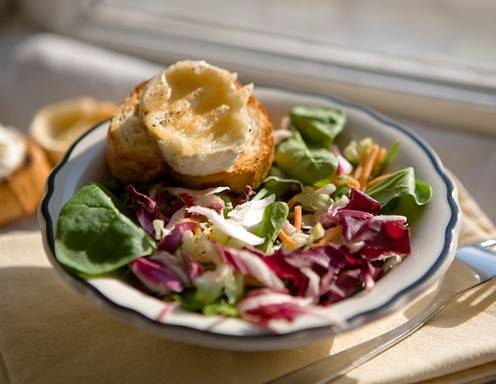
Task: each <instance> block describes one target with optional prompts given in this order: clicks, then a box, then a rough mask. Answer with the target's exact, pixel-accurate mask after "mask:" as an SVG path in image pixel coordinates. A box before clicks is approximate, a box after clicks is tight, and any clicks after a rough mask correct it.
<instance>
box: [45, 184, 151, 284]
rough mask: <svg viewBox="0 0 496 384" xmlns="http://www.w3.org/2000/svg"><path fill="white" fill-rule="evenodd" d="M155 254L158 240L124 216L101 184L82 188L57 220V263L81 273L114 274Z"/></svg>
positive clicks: (115, 198) (66, 205) (65, 206)
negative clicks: (132, 262) (131, 263)
mask: <svg viewBox="0 0 496 384" xmlns="http://www.w3.org/2000/svg"><path fill="white" fill-rule="evenodd" d="M154 250H155V242H154V240H153V239H152V238H151V237H150V236H149V235H148V234H147V233H146V232H145V231H144V230H143V229H142V228H141V227H139V226H138V225H136V224H135V223H134V222H133V221H131V219H129V218H128V217H127V216H126V215H124V214H123V213H121V207H120V202H119V201H118V199H117V197H116V196H115V195H113V194H112V193H111V192H110V191H109V190H108V189H107V188H105V187H103V186H101V185H98V184H94V183H93V184H89V185H86V186H84V187H83V188H81V189H80V190H79V192H77V193H76V194H75V195H74V196H73V197H72V198H71V199H70V200H69V201H68V202H67V203H65V205H64V207H63V208H62V211H61V212H60V215H59V218H58V220H57V233H56V238H55V255H56V257H57V260H59V261H60V262H61V263H62V264H63V265H65V266H66V267H68V268H70V269H72V270H75V271H77V272H79V273H83V274H87V275H98V274H102V273H107V272H111V271H114V270H116V269H118V268H120V267H122V266H124V265H126V264H127V263H129V262H130V261H132V260H134V259H137V258H138V257H141V256H147V255H150V254H151V253H153V252H154Z"/></svg>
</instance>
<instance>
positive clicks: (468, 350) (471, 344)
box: [0, 189, 496, 384]
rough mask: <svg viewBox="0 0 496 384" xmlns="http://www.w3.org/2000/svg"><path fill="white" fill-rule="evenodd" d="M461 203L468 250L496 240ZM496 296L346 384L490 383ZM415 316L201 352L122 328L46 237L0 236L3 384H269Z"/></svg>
mask: <svg viewBox="0 0 496 384" xmlns="http://www.w3.org/2000/svg"><path fill="white" fill-rule="evenodd" d="M460 198H461V204H462V207H463V209H464V221H463V228H462V233H461V238H460V241H461V243H466V242H472V241H476V240H480V239H484V238H487V237H489V236H496V230H495V228H494V226H493V225H492V223H491V222H490V221H489V219H487V217H486V216H485V215H484V214H483V213H482V212H481V211H480V209H479V207H478V206H477V205H476V204H475V203H474V202H473V201H472V200H471V199H470V197H469V196H468V195H467V193H466V192H465V191H464V190H463V189H462V190H461V191H460ZM460 278H462V276H460ZM495 290H496V285H493V286H489V287H488V286H486V287H484V288H483V289H481V290H479V291H476V292H472V293H471V294H469V295H467V296H466V297H464V298H463V299H462V300H460V301H458V302H456V303H454V304H452V305H450V306H449V307H448V308H447V309H446V310H445V311H444V312H442V314H440V315H439V316H438V317H436V318H435V319H434V320H433V321H432V322H430V323H429V324H428V325H427V326H425V327H424V328H423V329H421V330H420V331H419V332H417V333H416V334H414V335H413V336H411V337H410V338H409V339H408V340H406V341H404V342H403V343H401V344H399V345H398V346H396V347H394V348H392V349H390V350H389V351H386V352H385V353H384V354H382V355H381V356H380V357H378V358H376V359H374V360H372V361H371V362H369V363H367V364H366V365H364V366H362V367H360V368H358V369H356V370H355V371H353V372H351V373H349V374H348V375H346V376H345V377H343V378H342V379H340V381H339V382H340V383H341V384H342V383H412V382H418V381H422V380H428V379H434V378H437V379H436V380H435V381H434V382H435V383H447V382H449V383H456V382H460V383H465V382H467V380H468V379H470V378H474V377H479V378H481V377H488V375H491V374H492V373H493V372H494V369H495V367H494V363H493V362H495V361H496V304H495V303H494V296H495V295H494V291H495ZM413 312H414V311H413V310H412V309H411V308H410V310H409V309H408V308H407V309H406V311H404V312H403V313H400V314H396V315H394V316H390V317H389V318H387V319H384V320H381V321H378V322H375V323H373V324H371V325H369V326H367V327H365V328H362V329H359V330H357V331H354V332H352V333H349V334H346V335H342V336H338V337H336V338H334V339H333V340H323V341H322V342H320V343H317V344H314V345H311V346H308V347H304V348H297V349H292V350H288V351H278V352H259V353H248V352H229V351H218V350H212V349H207V348H200V347H193V346H188V345H184V344H180V343H174V342H170V341H167V340H162V339H160V338H157V337H154V336H149V335H147V334H145V333H143V332H141V331H139V330H137V329H134V328H132V327H130V326H128V325H126V324H123V323H120V322H118V321H116V320H114V319H113V318H111V317H109V316H107V315H106V314H104V313H102V312H100V311H98V310H97V309H96V308H95V307H94V306H93V305H92V304H90V303H88V302H86V301H85V300H84V299H83V298H82V297H80V296H79V295H77V294H76V293H74V292H72V291H71V290H70V289H69V288H67V287H66V286H65V285H64V284H63V283H62V281H61V280H60V278H59V277H58V276H57V275H56V273H55V272H54V271H53V269H52V268H50V266H49V264H48V261H47V259H46V257H45V255H44V253H43V250H42V246H41V236H40V234H39V232H37V231H31V232H25V233H15V234H13V233H10V234H4V235H3V236H1V237H0V382H1V383H6V384H19V383H50V384H52V383H53V384H56V383H119V384H125V383H200V382H201V383H203V384H208V383H216V384H218V383H263V382H265V381H267V380H269V379H272V378H275V377H276V376H279V375H281V374H284V373H286V372H288V371H291V370H293V369H295V368H297V367H300V366H304V365H306V364H309V363H311V362H313V361H315V360H318V359H320V358H323V357H325V356H327V355H328V354H329V353H335V352H337V351H339V350H342V349H345V348H348V347H350V346H352V345H355V344H356V343H359V342H362V341H364V340H366V339H368V338H370V337H373V336H375V335H378V334H380V333H382V332H384V331H386V330H388V329H390V328H391V327H393V326H395V325H397V324H399V323H401V322H402V321H403V320H404V319H405V317H408V316H411V315H412V313H413ZM455 372H457V373H456V374H454V373H455ZM446 375H449V376H446ZM446 378H447V379H446ZM467 378H468V379H467ZM446 380H448V381H446Z"/></svg>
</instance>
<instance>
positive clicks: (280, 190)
mask: <svg viewBox="0 0 496 384" xmlns="http://www.w3.org/2000/svg"><path fill="white" fill-rule="evenodd" d="M292 187H296V188H298V189H299V190H300V191H302V190H303V184H302V183H301V182H300V181H299V180H296V179H286V178H281V177H278V176H269V177H267V178H266V179H265V180H264V181H263V182H262V187H261V188H260V189H259V190H258V192H257V194H256V195H255V196H253V200H257V199H263V198H264V197H267V196H270V195H276V197H277V198H279V197H281V196H282V195H284V194H285V193H286V192H287V191H289V189H290V188H292Z"/></svg>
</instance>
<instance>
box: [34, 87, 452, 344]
mask: <svg viewBox="0 0 496 384" xmlns="http://www.w3.org/2000/svg"><path fill="white" fill-rule="evenodd" d="M257 88H258V89H267V90H275V91H280V92H281V91H282V92H287V93H293V94H300V95H304V96H310V97H317V98H321V99H325V100H328V101H330V102H332V103H335V104H337V105H338V106H339V105H341V106H344V107H346V108H351V109H355V110H358V111H361V112H363V113H365V114H367V115H369V116H370V117H372V118H373V119H375V120H377V121H379V122H380V123H382V124H385V125H387V126H389V127H391V128H394V129H396V130H398V131H400V132H402V133H404V134H405V135H406V136H408V137H410V138H411V139H412V140H413V141H415V143H416V144H417V145H418V146H419V147H420V148H422V150H423V151H424V152H425V153H426V154H427V156H428V158H429V160H430V161H431V163H432V165H433V166H434V169H435V170H436V172H437V174H438V175H439V176H440V177H441V178H442V180H443V181H444V183H445V185H446V190H447V196H446V197H447V201H448V205H449V207H450V209H451V217H450V220H449V222H448V225H447V226H446V230H445V234H444V244H443V248H442V250H441V252H440V253H439V256H438V257H437V259H436V261H435V262H434V264H433V265H432V266H431V267H430V268H429V270H428V271H427V272H425V273H424V274H423V275H422V276H421V277H420V278H418V279H417V280H416V281H415V282H413V283H412V284H410V285H409V286H408V287H405V288H403V289H402V290H401V291H399V292H397V293H396V294H395V295H394V296H392V297H391V298H390V299H389V300H388V301H387V302H385V303H383V304H381V305H379V306H378V307H375V308H373V309H370V310H367V311H364V312H360V313H357V314H355V315H353V316H351V317H349V318H347V319H346V320H345V323H346V324H347V326H346V327H345V329H342V328H341V326H340V327H339V330H340V331H341V332H343V331H346V332H347V331H350V330H352V329H354V328H357V327H359V326H361V325H363V324H365V323H368V322H370V321H372V320H374V319H376V318H379V317H382V316H384V315H386V314H388V313H390V312H392V310H394V308H395V304H397V303H398V302H399V301H400V300H401V299H402V298H404V297H405V296H406V295H407V294H412V293H414V292H415V291H417V290H418V289H419V288H421V287H423V286H424V284H426V283H427V282H428V281H429V280H430V278H431V277H432V276H433V275H435V273H436V271H437V270H438V267H439V266H440V265H442V264H444V262H445V261H446V259H447V258H448V257H450V249H451V248H452V247H454V244H453V240H454V234H455V232H456V228H457V225H458V223H459V221H460V217H461V216H460V215H461V213H460V212H461V211H460V207H459V206H458V203H457V201H456V197H455V196H456V192H455V191H456V188H455V185H454V183H453V181H452V180H451V178H450V177H449V176H448V175H447V173H446V171H445V169H444V166H443V165H442V163H441V160H440V159H439V157H438V156H437V155H436V154H435V153H434V151H433V149H432V148H430V146H429V145H428V144H427V143H426V142H425V140H424V139H422V138H420V137H419V136H418V135H417V134H416V133H414V132H412V131H411V130H410V129H408V128H406V127H403V126H402V125H400V124H398V123H397V122H396V121H394V120H392V119H390V118H388V117H386V116H384V115H382V114H380V113H379V112H376V111H374V110H372V109H369V108H367V107H364V106H362V105H360V104H355V103H351V102H348V101H343V100H340V99H339V98H335V97H333V96H326V95H322V94H318V93H312V92H303V91H298V90H294V89H290V88H284V87H280V86H266V85H259V86H257ZM106 121H108V120H106ZM106 121H102V122H100V123H98V124H96V125H95V126H93V127H92V128H91V129H90V130H88V131H87V132H86V133H85V134H83V135H82V136H81V137H79V139H78V140H77V141H75V142H74V143H73V144H72V146H71V147H70V148H69V150H68V151H67V152H66V154H65V155H64V157H63V159H62V160H61V161H60V163H59V164H57V166H56V167H55V168H54V169H53V171H52V172H51V173H50V175H49V177H48V180H47V183H46V192H45V196H44V197H43V200H42V202H41V205H40V212H41V214H42V217H43V220H44V221H45V224H46V225H45V228H46V231H45V236H46V237H47V239H45V240H48V242H47V245H48V247H49V250H50V254H49V255H48V256H49V257H50V259H51V262H52V263H56V264H57V265H59V266H60V267H61V268H62V269H64V268H63V266H61V265H60V263H59V262H58V260H57V258H56V257H55V238H54V230H53V226H52V219H51V216H50V212H49V209H48V205H49V202H50V199H51V196H52V194H53V192H54V189H55V186H54V181H55V178H56V176H57V174H58V172H59V171H60V169H61V168H62V167H63V166H64V164H65V163H66V162H67V161H68V160H69V158H70V156H71V154H72V152H73V150H74V148H75V147H76V146H77V145H78V144H79V143H80V142H81V141H82V140H83V139H84V138H85V137H86V136H88V135H89V134H90V133H91V132H93V131H94V130H96V129H97V128H98V127H100V126H101V125H102V124H104V123H105V122H106ZM64 270H65V269H64ZM67 274H68V276H69V277H70V278H71V279H73V280H74V281H76V282H77V283H79V284H80V285H82V286H84V287H85V288H87V289H89V290H90V291H91V292H92V293H93V294H94V295H96V296H97V297H98V298H99V299H100V300H102V301H103V302H104V303H105V304H107V305H109V306H110V307H112V308H113V309H115V310H118V311H119V312H122V313H124V314H127V315H131V316H133V317H135V318H138V319H139V320H144V321H145V322H147V323H149V324H151V325H153V326H158V327H160V328H166V329H170V330H172V329H177V330H187V331H188V332H193V333H197V334H199V335H200V334H201V335H204V336H206V335H209V336H214V337H222V338H227V339H243V340H250V339H252V340H254V339H280V338H291V337H298V336H301V335H304V334H308V333H318V332H322V331H328V332H330V333H331V334H332V333H334V331H336V329H337V328H336V325H335V324H328V325H322V326H316V327H310V328H304V329H298V330H295V331H291V332H287V333H280V334H278V333H269V334H257V335H229V334H224V333H217V332H213V331H210V330H203V329H198V328H195V327H191V326H187V325H177V324H167V323H163V322H161V321H158V320H155V319H151V318H149V317H147V316H145V315H144V314H142V313H141V312H138V311H136V310H134V309H131V308H128V307H125V306H122V305H119V304H117V303H115V302H114V301H112V300H110V299H109V298H108V297H107V296H105V295H104V294H103V293H102V292H100V291H99V290H98V289H97V288H96V287H94V286H93V285H91V284H90V283H88V281H86V279H83V278H81V277H79V276H76V275H73V274H71V273H69V272H67Z"/></svg>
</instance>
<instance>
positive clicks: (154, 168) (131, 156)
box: [107, 81, 168, 184]
mask: <svg viewBox="0 0 496 384" xmlns="http://www.w3.org/2000/svg"><path fill="white" fill-rule="evenodd" d="M147 83H148V82H147V81H144V82H142V83H141V84H139V85H137V86H136V87H135V88H134V89H133V90H132V92H131V93H130V94H129V95H128V96H127V97H126V98H125V99H124V101H123V102H122V103H121V104H120V105H119V107H118V109H117V112H116V113H115V115H114V117H113V118H112V120H111V121H110V126H109V129H108V132H107V163H108V165H109V168H110V172H111V173H112V175H113V176H114V177H115V178H116V179H117V180H119V181H121V182H122V183H124V184H131V183H140V184H141V183H146V182H149V181H152V180H155V179H158V178H159V177H166V176H167V168H168V167H167V164H166V163H165V160H164V158H163V156H162V153H161V152H160V148H159V147H158V144H157V142H156V141H155V139H154V138H153V137H152V136H151V135H150V134H149V133H148V131H147V130H146V129H145V127H144V126H143V125H142V124H141V121H140V119H139V112H138V105H139V102H140V99H141V95H142V93H143V91H144V89H145V87H146V84H147ZM126 124H130V125H132V130H131V132H125V130H126V129H125V128H126V127H125V125H126Z"/></svg>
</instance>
